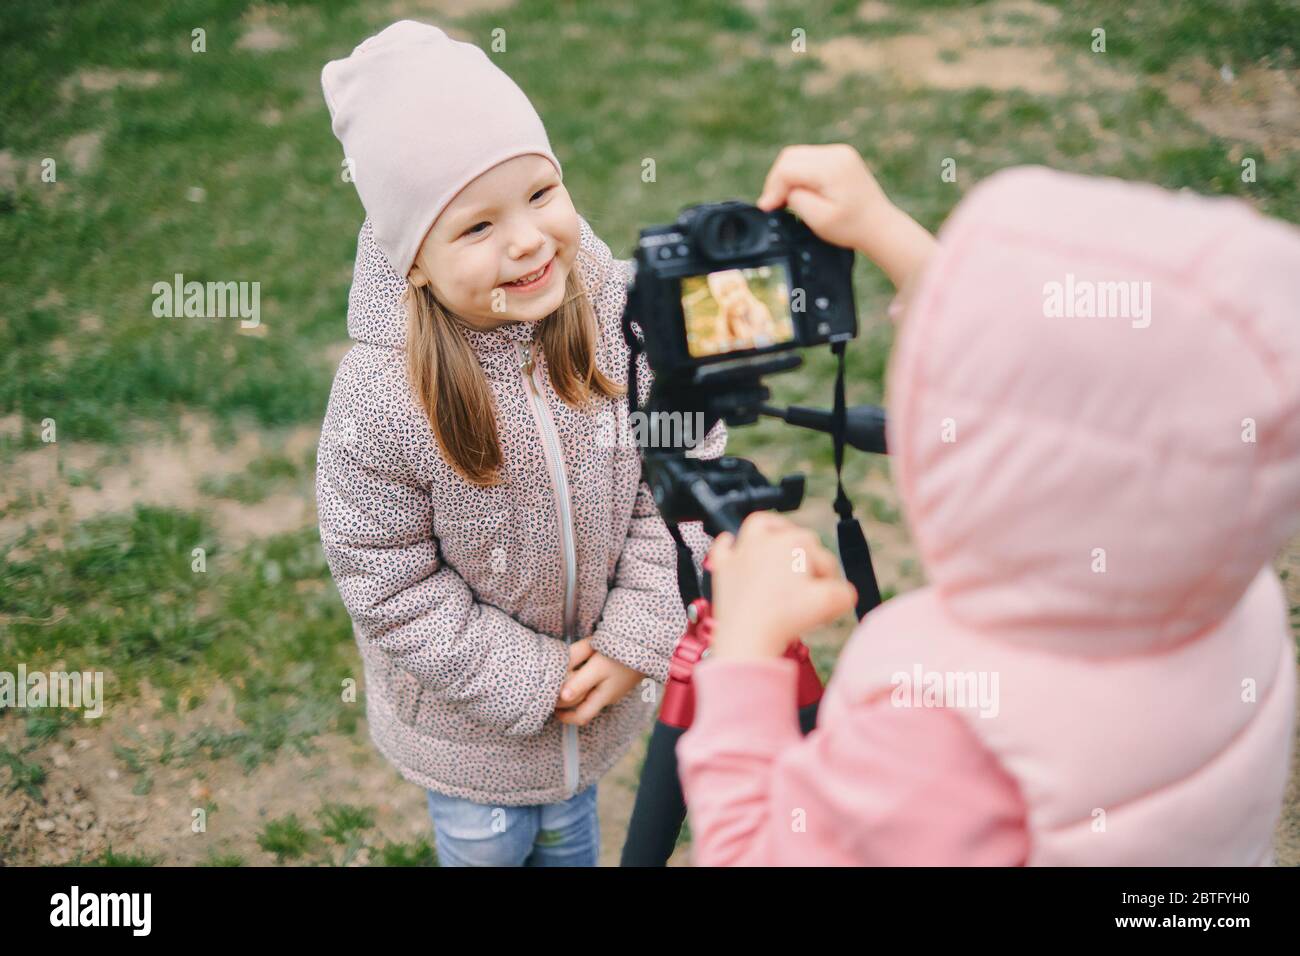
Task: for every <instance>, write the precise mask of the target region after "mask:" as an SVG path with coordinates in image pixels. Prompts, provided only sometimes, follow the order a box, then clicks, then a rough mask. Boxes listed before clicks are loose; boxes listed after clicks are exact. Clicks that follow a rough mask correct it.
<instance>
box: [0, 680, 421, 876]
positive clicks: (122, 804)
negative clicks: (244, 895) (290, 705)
mask: <svg viewBox="0 0 1300 956" xmlns="http://www.w3.org/2000/svg"><path fill="white" fill-rule="evenodd" d="M158 704H159V701H158V699H157V697H156V696H152V695H151V694H149V693H148V692H147V691H146V693H144V694H142V696H141V698H140V699H139V700H138V701H135V702H133V703H131V704H125V705H124V704H119V705H117V707H116V708H115V711H114V716H113V717H112V718H111V719H110V718H105V719H103V720H100V721H90V720H79V721H77V722H76V724H75V725H73V726H72V728H71V730H70V731H69V732H68V733H67V734H66V735H65V738H69V739H70V742H67V741H66V740H65V742H64V743H56V744H48V745H44V746H42V747H40V748H38V749H37V750H35V751H33V752H32V753H31V754H29V755H27V757H26V759H27V760H34V761H35V762H37V763H40V764H41V765H42V766H45V767H46V768H47V770H48V778H47V780H46V783H45V785H44V787H43V792H44V796H45V801H44V802H40V801H37V800H34V799H33V798H32V797H31V796H29V795H28V794H26V793H24V792H23V791H14V792H7V791H8V787H7V785H6V783H7V782H6V781H5V780H0V846H4V845H5V843H6V839H7V841H8V847H9V849H8V856H9V859H8V860H6V861H3V862H8V863H10V864H17V865H32V864H42V865H50V864H59V863H66V862H69V861H71V860H73V859H75V858H76V855H77V854H78V852H80V853H81V854H83V855H84V857H86V858H93V857H96V856H98V855H99V854H100V853H102V852H103V851H104V850H106V849H108V848H109V847H110V846H111V847H112V849H113V850H114V852H116V853H132V854H141V855H150V856H156V857H159V858H160V859H161V862H162V863H163V864H165V865H174V866H192V865H195V864H198V863H201V862H203V861H205V860H207V859H208V858H209V856H210V855H211V854H212V853H220V854H228V853H235V854H238V855H239V856H242V857H243V858H244V862H245V864H246V865H268V864H271V863H273V862H274V857H273V856H272V855H271V854H270V853H267V852H266V851H264V850H262V849H261V847H259V846H258V845H257V836H258V834H259V833H260V832H261V830H262V828H263V827H264V826H265V824H266V822H267V821H268V820H271V819H274V818H277V817H282V816H286V815H288V814H290V813H296V814H297V816H298V819H299V820H301V821H302V822H303V823H304V824H305V825H306V826H308V827H309V828H313V827H316V826H317V821H316V819H315V817H314V814H315V811H316V810H317V809H319V808H320V806H321V804H322V803H325V802H333V803H348V804H354V805H357V806H361V807H369V808H371V809H372V810H374V815H375V828H376V831H378V833H377V834H376V833H375V831H371V832H370V834H369V835H368V836H369V839H370V841H371V842H372V844H374V843H378V844H382V842H383V840H384V839H387V840H393V841H396V842H402V843H409V842H411V841H412V840H414V839H415V838H418V837H419V836H426V837H427V838H428V840H429V842H430V844H432V843H433V830H432V825H431V824H430V822H429V819H428V816H427V812H426V809H425V803H424V794H423V792H422V791H421V790H420V789H419V788H418V787H414V786H412V785H410V784H408V783H406V782H405V781H404V780H402V778H401V777H400V775H398V773H397V772H396V771H395V770H393V769H392V768H391V767H390V766H389V765H388V764H387V762H385V761H384V759H383V758H382V757H381V756H380V755H379V753H378V751H376V750H375V749H374V747H373V745H371V744H370V741H369V738H368V737H367V736H366V732H365V730H364V728H365V720H364V718H362V720H361V722H360V724H359V727H360V728H361V729H360V730H359V731H358V733H357V734H355V735H353V736H346V735H342V734H325V735H321V736H319V737H315V738H313V739H312V743H313V745H315V746H316V747H317V748H319V749H318V750H317V751H316V752H314V753H312V754H309V755H302V754H299V753H297V752H296V751H288V752H282V753H281V754H279V755H278V757H277V759H276V760H274V761H273V762H271V763H269V764H264V765H262V766H260V767H258V768H257V769H256V770H254V771H253V772H252V773H245V772H244V770H243V769H242V768H241V767H239V766H238V764H237V763H236V761H235V758H233V757H224V758H222V759H220V760H203V761H199V760H196V761H194V762H193V765H191V766H180V765H179V764H180V763H181V761H173V762H172V763H169V764H161V763H159V762H157V761H156V760H153V761H148V762H147V765H148V768H149V772H150V775H151V777H152V787H151V788H150V791H149V792H148V793H146V794H137V793H135V792H134V789H135V787H136V784H137V776H136V775H135V774H133V773H130V772H129V770H128V769H127V767H126V765H125V764H124V762H123V761H122V760H121V759H119V758H118V757H117V756H115V754H114V752H113V745H114V743H117V744H122V745H125V746H138V742H137V741H136V739H134V738H133V737H132V736H131V735H130V734H129V733H128V731H135V732H136V733H138V734H140V735H141V736H142V737H143V738H144V739H145V740H147V741H150V742H152V743H154V744H155V745H156V743H157V741H158V740H159V739H160V734H161V733H162V732H163V731H164V730H171V731H173V732H175V733H176V739H177V740H180V739H183V738H184V736H185V735H186V734H187V733H188V732H190V731H191V730H195V729H197V728H199V727H203V726H208V727H214V728H216V729H218V730H235V729H238V727H239V724H238V721H237V720H236V719H235V718H234V716H233V697H232V695H231V694H230V691H229V689H228V688H226V687H225V686H224V685H217V686H216V687H214V688H212V689H211V690H210V691H209V692H208V694H207V697H206V698H205V700H204V702H203V703H202V704H201V705H200V706H199V707H198V708H196V709H195V710H193V711H190V712H189V713H186V714H184V715H181V716H179V717H178V716H173V715H170V714H164V715H162V716H158V713H159V712H158ZM354 706H358V707H364V704H362V703H357V704H356V705H354ZM20 728H21V725H20V723H19V721H17V720H7V721H4V722H0V744H4V745H7V746H9V747H11V748H17V747H18V746H19V745H21V744H22V741H21V740H18V739H16V738H17V735H18V733H19V732H20ZM6 735H7V736H6ZM200 808H202V809H205V810H206V811H207V818H206V831H205V832H199V833H195V832H193V830H192V825H193V822H194V819H195V817H194V811H195V810H196V809H200ZM366 861H367V857H366V854H365V851H363V852H362V854H360V855H359V856H358V858H357V859H356V860H355V861H354V862H355V863H357V864H362V863H365V862H366Z"/></svg>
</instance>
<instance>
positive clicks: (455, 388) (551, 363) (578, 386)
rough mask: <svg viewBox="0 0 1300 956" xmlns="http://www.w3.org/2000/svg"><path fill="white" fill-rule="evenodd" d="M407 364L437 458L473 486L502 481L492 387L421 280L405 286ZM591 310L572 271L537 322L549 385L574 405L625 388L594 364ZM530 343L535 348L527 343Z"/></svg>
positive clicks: (580, 405)
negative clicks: (555, 305) (553, 306)
mask: <svg viewBox="0 0 1300 956" xmlns="http://www.w3.org/2000/svg"><path fill="white" fill-rule="evenodd" d="M406 298H407V326H406V369H407V375H408V376H409V378H410V382H411V387H412V388H413V389H415V394H416V395H417V396H419V399H420V404H421V406H422V407H423V408H424V414H425V416H426V417H427V418H428V420H429V424H430V426H431V427H432V428H433V433H434V435H435V436H436V437H437V439H438V446H439V448H440V449H441V451H442V454H443V457H444V458H446V460H447V462H448V463H449V464H450V465H451V466H452V467H453V468H455V469H456V470H457V471H458V472H460V474H461V475H463V476H464V477H465V478H466V479H467V480H468V481H470V482H472V483H474V484H476V485H483V486H489V485H496V484H500V482H501V480H502V479H501V443H500V440H499V438H498V435H497V424H496V414H495V408H494V406H493V401H492V389H491V388H490V387H489V386H488V381H487V376H486V375H484V374H483V369H482V367H481V366H480V365H479V363H478V358H477V356H475V354H474V350H473V349H472V348H471V347H470V344H469V342H468V341H467V340H466V338H465V336H464V334H463V333H462V332H461V323H460V320H458V319H457V318H456V317H455V316H454V315H453V314H452V313H451V312H449V311H448V310H447V309H446V308H445V307H444V306H443V305H442V303H441V302H439V301H438V300H437V298H436V297H435V296H434V294H433V291H432V290H431V289H430V287H429V286H428V285H427V284H426V285H422V286H416V285H409V286H408V288H407V294H406ZM596 328H597V326H596V312H595V309H594V308H593V306H592V304H591V300H590V298H588V296H587V292H586V290H585V289H584V288H583V287H582V284H581V282H580V281H579V279H578V277H577V275H576V274H575V273H574V272H573V271H570V272H569V275H568V277H567V278H566V279H565V281H564V300H563V301H562V302H561V303H560V306H559V308H557V309H556V310H555V311H554V312H552V313H551V314H550V315H548V316H547V317H546V318H544V319H542V320H541V322H540V323H539V325H538V329H537V335H536V342H537V343H540V345H541V349H542V353H543V354H544V355H545V356H546V366H547V369H548V370H549V372H550V378H551V386H552V387H553V388H554V389H555V391H556V393H557V394H558V395H559V396H560V398H562V399H563V400H564V401H565V403H567V404H568V405H570V406H572V407H574V408H578V409H581V408H583V407H584V406H585V405H586V404H587V403H588V402H589V401H590V400H591V399H592V397H593V396H595V395H600V396H603V397H605V398H619V397H621V396H622V395H623V394H624V392H625V391H626V389H624V388H623V387H621V386H619V385H616V384H614V383H613V382H611V381H610V380H609V379H608V378H606V377H605V375H604V373H602V372H601V370H600V369H599V368H598V367H597V366H596ZM534 347H535V346H534Z"/></svg>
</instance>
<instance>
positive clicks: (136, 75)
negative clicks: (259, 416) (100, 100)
mask: <svg viewBox="0 0 1300 956" xmlns="http://www.w3.org/2000/svg"><path fill="white" fill-rule="evenodd" d="M164 79H166V76H165V75H164V74H162V73H160V72H158V71H157V70H112V69H106V68H103V67H90V68H88V69H85V70H78V71H77V72H76V73H74V74H72V76H69V77H67V78H65V79H64V80H63V82H61V83H60V84H59V95H61V96H62V97H63V98H64V99H73V98H74V97H76V96H77V94H78V93H108V92H111V91H113V90H116V89H120V88H122V87H127V88H129V89H137V90H147V89H149V88H150V87H154V86H157V85H158V84H159V83H161V82H162V81H163V80H164Z"/></svg>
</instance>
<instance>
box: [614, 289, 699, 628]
mask: <svg viewBox="0 0 1300 956" xmlns="http://www.w3.org/2000/svg"><path fill="white" fill-rule="evenodd" d="M623 338H624V340H625V341H626V342H627V413H628V415H629V416H631V414H632V413H633V412H635V411H637V410H638V406H639V405H640V404H641V401H640V399H641V396H640V392H639V390H638V385H637V369H636V365H637V361H636V360H637V356H639V355H640V354H641V353H642V352H643V351H645V346H644V345H642V344H641V336H639V335H637V330H636V329H635V328H634V327H633V325H632V321H631V319H629V318H628V313H627V312H626V311H625V312H624V313H623ZM664 524H665V525H667V526H668V533H669V534H671V535H672V536H673V541H674V542H676V545H677V590H678V592H679V593H680V594H681V597H682V605H683V606H685V607H690V605H691V602H693V601H695V600H696V599H697V598H699V597H702V596H703V595H702V591H703V590H704V588H703V582H702V581H701V580H700V577H699V574H698V573H697V572H696V570H695V556H694V555H693V554H692V553H691V549H690V548H689V547H688V546H687V544H686V541H685V540H683V538H682V533H681V531H680V530H679V529H678V527H677V525H675V524H673V523H671V522H667V521H666V522H664Z"/></svg>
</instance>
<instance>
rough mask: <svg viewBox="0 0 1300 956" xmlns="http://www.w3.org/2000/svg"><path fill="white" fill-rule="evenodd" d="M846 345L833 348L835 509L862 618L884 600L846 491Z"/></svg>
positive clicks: (844, 562) (842, 557) (843, 555)
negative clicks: (834, 360) (834, 369)
mask: <svg viewBox="0 0 1300 956" xmlns="http://www.w3.org/2000/svg"><path fill="white" fill-rule="evenodd" d="M845 345H846V343H845V342H842V341H841V342H836V343H834V344H833V345H831V351H832V352H834V353H835V357H836V359H837V360H838V362H839V367H838V369H837V370H836V372H835V408H834V411H833V412H832V413H831V437H832V438H833V439H834V440H835V513H836V514H837V515H839V518H840V520H839V524H838V525H837V527H836V529H835V530H836V535H837V537H838V539H839V546H840V564H842V565H843V566H844V576H845V577H846V578H847V579H848V581H849V583H850V584H852V585H853V586H854V587H855V588H857V591H858V604H857V608H856V611H857V615H858V620H862V618H864V617H866V614H867V612H868V611H870V610H871V609H872V608H873V607H875V606H876V605H878V604H879V603H880V587H879V585H878V584H876V572H875V569H874V568H872V566H871V549H870V548H868V547H867V536H866V535H865V534H863V533H862V525H861V523H860V522H859V521H858V519H857V518H855V517H854V516H853V502H852V501H850V500H849V496H848V495H847V494H845V492H844V475H843V468H844V432H845V428H846V424H845V423H846V410H845V405H844V362H845V354H844V347H845Z"/></svg>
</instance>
